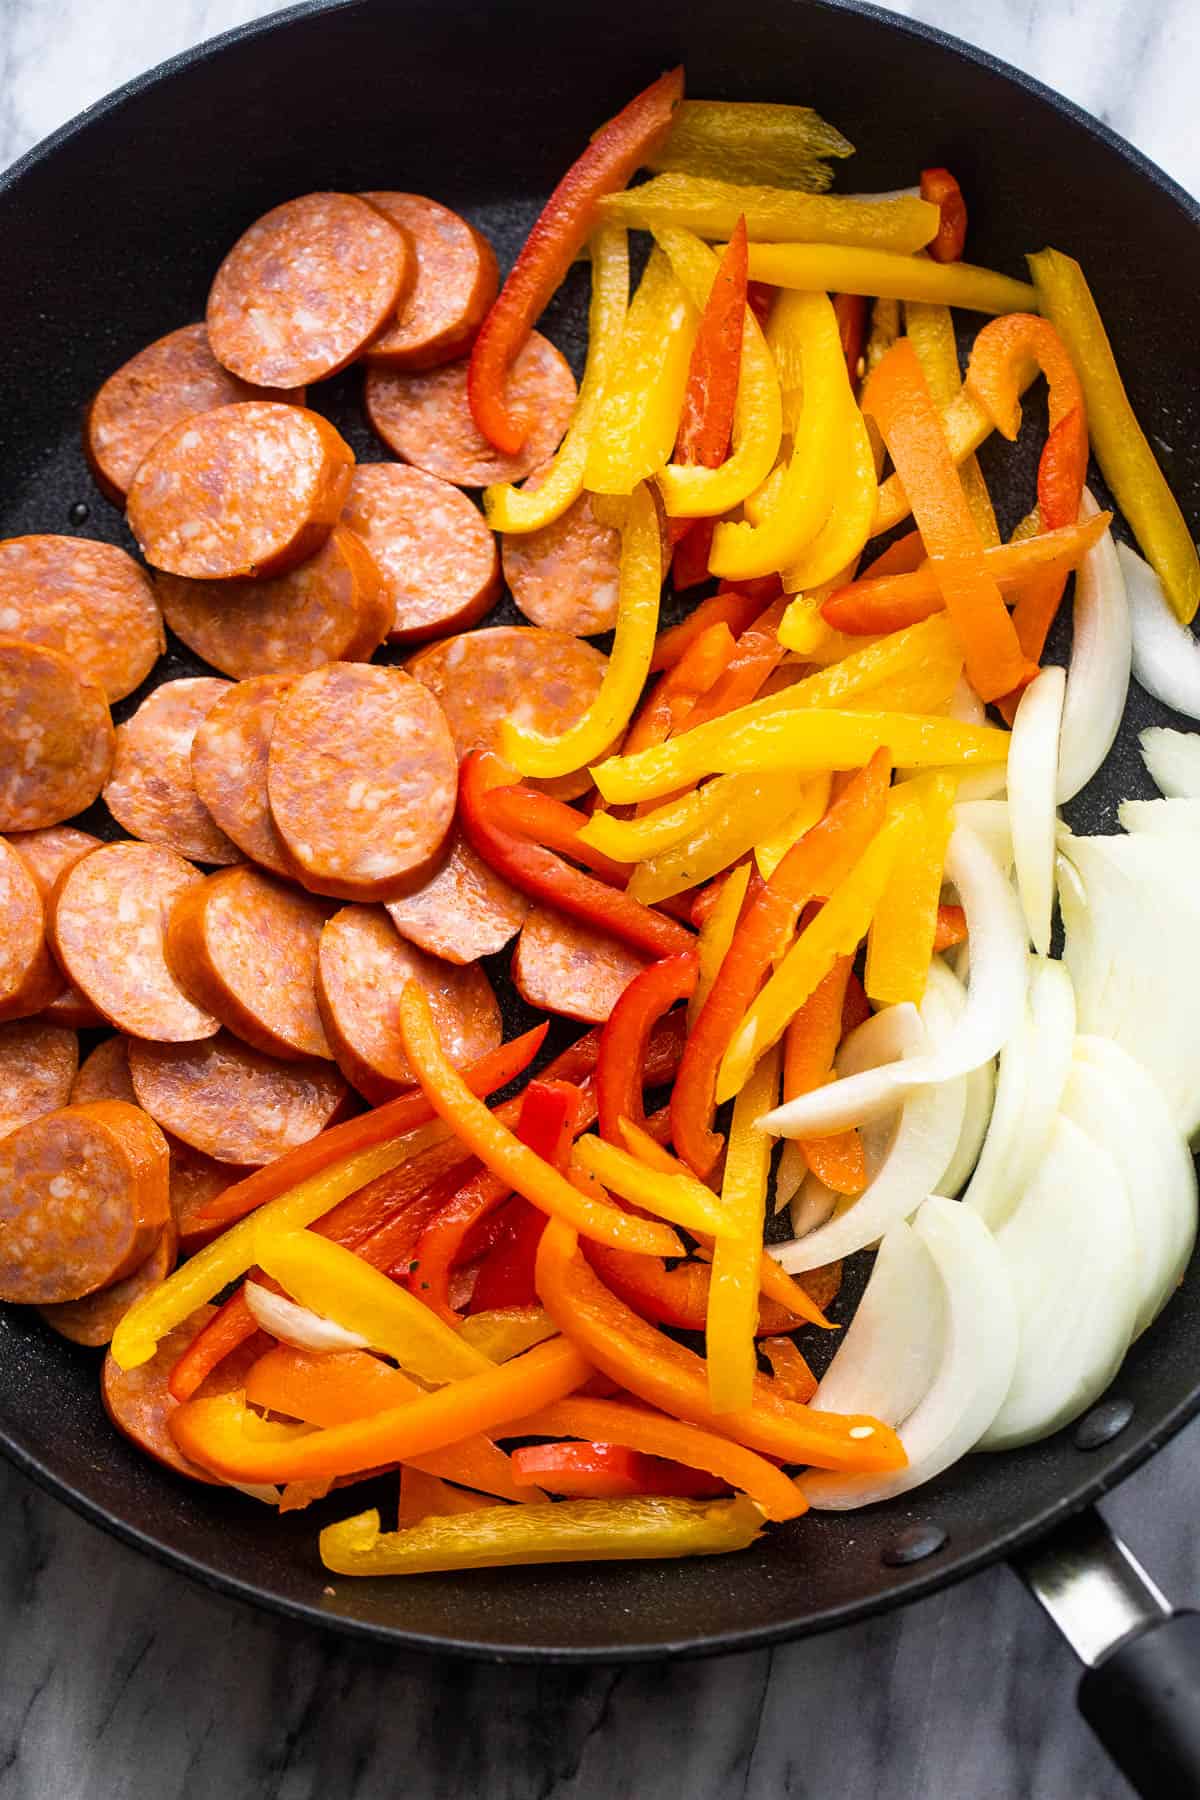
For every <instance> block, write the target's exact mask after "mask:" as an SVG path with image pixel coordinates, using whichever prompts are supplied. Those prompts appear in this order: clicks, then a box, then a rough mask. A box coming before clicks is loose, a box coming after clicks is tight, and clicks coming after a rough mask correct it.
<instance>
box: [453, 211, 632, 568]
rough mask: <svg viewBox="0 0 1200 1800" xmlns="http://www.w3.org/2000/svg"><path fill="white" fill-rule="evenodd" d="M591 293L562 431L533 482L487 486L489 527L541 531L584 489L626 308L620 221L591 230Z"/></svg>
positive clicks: (624, 238) (625, 242) (625, 243)
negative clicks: (576, 380) (581, 360)
mask: <svg viewBox="0 0 1200 1800" xmlns="http://www.w3.org/2000/svg"><path fill="white" fill-rule="evenodd" d="M589 248H590V251H591V258H592V298H591V304H590V306H589V309H588V337H587V361H586V363H585V364H584V369H583V380H582V381H581V382H580V384H579V398H578V399H577V400H576V402H575V411H574V412H573V414H572V415H571V423H570V424H569V425H568V427H567V435H566V437H565V438H564V439H563V441H562V443H561V444H560V445H559V447H558V449H557V450H556V451H555V453H554V456H553V457H552V458H551V460H550V462H549V464H548V465H547V466H546V467H545V468H544V469H542V470H541V471H539V476H538V482H537V485H536V487H534V488H530V487H528V486H526V487H523V488H517V487H514V486H513V485H512V483H511V482H509V481H502V482H499V483H497V484H496V485H495V486H493V487H489V488H486V489H485V490H484V495H483V509H484V512H485V513H486V514H487V521H488V524H489V525H490V526H491V528H492V530H493V531H504V532H509V533H514V532H527V531H540V530H541V529H542V528H543V527H544V526H546V525H552V524H553V523H554V521H555V519H560V518H561V517H562V515H563V513H565V512H566V510H567V508H568V507H569V506H570V505H571V504H572V502H573V501H575V500H577V499H578V497H579V495H580V494H581V493H582V491H583V472H584V469H585V468H586V467H587V458H588V445H589V443H590V441H591V434H592V429H593V426H594V424H595V420H596V415H597V413H598V412H599V410H600V402H601V400H602V399H603V397H604V391H605V389H606V388H607V386H608V384H609V382H610V380H611V379H612V373H613V370H614V368H615V367H616V362H617V356H618V354H619V352H620V347H621V338H622V334H623V332H624V330H625V315H626V313H627V311H628V308H629V237H628V233H627V232H626V231H625V230H624V229H623V228H622V227H621V226H619V225H602V226H600V227H599V229H598V230H597V231H595V232H594V233H593V235H592V240H591V244H590V246H589Z"/></svg>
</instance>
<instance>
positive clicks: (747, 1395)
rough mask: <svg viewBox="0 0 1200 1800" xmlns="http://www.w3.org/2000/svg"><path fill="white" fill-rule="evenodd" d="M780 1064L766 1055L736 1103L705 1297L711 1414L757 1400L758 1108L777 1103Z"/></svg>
mask: <svg viewBox="0 0 1200 1800" xmlns="http://www.w3.org/2000/svg"><path fill="white" fill-rule="evenodd" d="M778 1093H779V1057H778V1056H777V1055H768V1056H764V1057H763V1058H762V1060H761V1061H760V1062H759V1064H758V1067H757V1068H756V1069H755V1070H754V1072H753V1074H752V1075H751V1077H750V1079H749V1081H747V1083H746V1085H745V1087H743V1089H742V1090H741V1092H740V1093H739V1094H738V1096H737V1099H736V1100H735V1101H734V1103H733V1122H732V1124H731V1126H730V1128H729V1145H728V1148H727V1150H726V1154H725V1172H724V1176H723V1178H722V1181H721V1210H722V1212H723V1213H724V1214H725V1217H726V1233H725V1234H724V1235H723V1236H720V1237H718V1238H717V1240H716V1243H715V1246H714V1249H713V1259H712V1283H711V1286H710V1287H709V1292H708V1317H707V1320H706V1322H705V1349H706V1352H707V1363H708V1402H709V1405H710V1406H711V1407H712V1409H713V1411H714V1412H715V1413H731V1412H741V1411H742V1410H743V1409H744V1408H746V1407H748V1406H750V1405H751V1403H752V1401H753V1398H754V1376H755V1372H756V1369H757V1362H756V1359H755V1355H754V1328H755V1326H756V1324H757V1323H758V1269H759V1261H760V1258H761V1256H762V1248H763V1226H764V1224H765V1222H766V1216H767V1183H768V1181H769V1180H770V1175H771V1141H770V1139H769V1138H768V1137H767V1136H766V1135H765V1134H764V1133H763V1132H761V1131H756V1130H755V1129H754V1121H755V1120H756V1119H758V1118H761V1117H762V1114H761V1112H760V1111H759V1108H760V1106H761V1105H763V1104H765V1105H766V1106H767V1107H771V1106H772V1105H774V1104H776V1102H777V1096H778Z"/></svg>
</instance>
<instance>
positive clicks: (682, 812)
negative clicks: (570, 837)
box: [581, 739, 742, 863]
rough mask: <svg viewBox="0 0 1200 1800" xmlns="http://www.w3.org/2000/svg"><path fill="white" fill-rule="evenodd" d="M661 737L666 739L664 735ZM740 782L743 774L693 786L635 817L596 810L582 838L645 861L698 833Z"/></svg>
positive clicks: (602, 849) (626, 857)
mask: <svg viewBox="0 0 1200 1800" xmlns="http://www.w3.org/2000/svg"><path fill="white" fill-rule="evenodd" d="M660 741H662V742H665V739H663V740H660ZM631 754H633V753H632V752H631ZM741 783H742V777H741V776H723V777H722V778H721V780H719V781H710V782H708V783H707V784H706V785H705V786H704V787H702V788H692V789H690V790H689V791H687V792H686V793H682V794H679V795H677V796H676V797H675V798H674V799H669V800H667V801H665V802H664V803H663V804H662V805H661V806H656V807H655V808H654V809H653V810H652V811H649V812H644V813H640V814H639V815H638V817H637V818H633V819H618V818H616V817H614V815H613V814H612V813H610V812H594V813H593V814H592V816H591V818H590V819H589V820H588V822H587V824H586V826H585V827H584V829H583V832H582V833H581V838H582V841H583V842H584V843H586V844H590V845H591V846H592V848H593V849H594V850H598V851H600V852H601V853H602V854H605V855H608V854H612V855H613V856H619V859H620V860H621V861H624V862H629V863H637V862H645V861H647V860H648V859H649V858H650V857H652V856H656V855H657V854H658V852H659V851H660V850H666V849H667V848H668V847H669V846H670V845H671V844H678V843H679V842H680V841H681V839H683V838H685V837H691V836H693V835H695V834H696V833H697V832H699V831H701V830H702V829H703V828H704V827H705V826H707V825H708V824H709V823H711V821H712V820H713V819H715V818H716V817H717V816H718V815H720V814H721V813H723V812H724V811H726V810H727V809H728V804H729V800H728V796H730V795H733V794H737V793H739V792H740V791H741Z"/></svg>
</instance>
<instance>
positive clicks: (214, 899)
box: [167, 865, 332, 1059]
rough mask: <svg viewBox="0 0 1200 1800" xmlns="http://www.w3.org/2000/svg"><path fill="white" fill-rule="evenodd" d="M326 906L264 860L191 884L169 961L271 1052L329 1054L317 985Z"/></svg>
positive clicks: (170, 932)
mask: <svg viewBox="0 0 1200 1800" xmlns="http://www.w3.org/2000/svg"><path fill="white" fill-rule="evenodd" d="M328 911H329V909H328V907H326V906H323V905H322V904H321V902H320V901H318V900H314V899H312V898H311V897H310V896H309V895H308V894H302V893H298V892H297V890H296V889H295V888H294V887H292V886H291V885H290V884H289V885H285V884H284V883H283V882H282V881H279V880H277V879H276V877H275V876H273V875H264V874H263V873H262V871H261V870H259V869H250V868H246V867H245V866H244V865H243V866H242V867H241V868H237V869H224V870H222V871H221V873H220V874H219V875H210V876H209V877H208V879H207V880H206V881H202V882H201V883H200V884H199V886H197V887H189V888H185V889H184V891H183V892H182V893H181V894H180V896H179V898H178V900H176V902H175V904H174V906H173V907H172V908H171V912H170V916H169V918H168V920H167V963H168V965H169V967H170V969H171V971H172V973H173V974H174V976H175V979H176V980H177V981H178V983H179V985H180V987H181V988H182V989H183V990H184V992H185V993H187V994H190V995H191V996H192V999H193V1000H195V1001H196V1002H197V1004H198V1005H200V1006H203V1007H204V1008H205V1009H206V1010H207V1011H208V1012H210V1013H212V1014H213V1015H214V1017H216V1018H218V1019H220V1021H221V1023H222V1025H225V1026H228V1028H229V1030H230V1031H232V1032H233V1033H234V1034H235V1035H236V1036H237V1037H240V1038H241V1039H242V1041H243V1042H244V1043H247V1044H252V1045H253V1046H254V1048H255V1049H256V1050H263V1051H265V1052H266V1054H267V1055H268V1056H282V1057H284V1058H285V1059H286V1058H292V1057H301V1056H326V1057H328V1056H331V1055H332V1052H331V1051H330V1048H329V1045H328V1043H327V1041H326V1038H325V1033H324V1031H323V1030H322V1029H321V1017H320V1014H319V1013H318V1011H317V1001H316V995H315V993H314V991H313V984H314V982H315V981H316V977H317V945H318V943H319V942H320V938H321V928H322V926H323V925H324V923H325V920H326V917H327V916H328Z"/></svg>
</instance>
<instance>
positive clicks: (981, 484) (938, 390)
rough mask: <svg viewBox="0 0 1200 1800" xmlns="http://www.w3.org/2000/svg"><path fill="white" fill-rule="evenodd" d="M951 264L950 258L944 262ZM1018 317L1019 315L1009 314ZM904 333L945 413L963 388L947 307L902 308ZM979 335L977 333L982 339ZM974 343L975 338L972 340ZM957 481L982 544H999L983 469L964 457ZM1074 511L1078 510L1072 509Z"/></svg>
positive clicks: (913, 305)
mask: <svg viewBox="0 0 1200 1800" xmlns="http://www.w3.org/2000/svg"><path fill="white" fill-rule="evenodd" d="M946 260H948V261H953V260H954V259H953V258H948V259H946ZM1012 316H1015V317H1020V316H1021V315H1019V314H1016V315H1012ZM1004 322H1005V321H1004V320H993V321H992V322H991V324H989V325H985V326H984V331H990V330H992V329H993V326H995V325H997V324H1000V325H1003V324H1004ZM904 327H905V334H906V336H907V337H908V338H909V340H910V341H911V343H912V347H913V349H914V350H915V351H916V353H917V361H918V362H919V363H920V365H921V373H922V374H923V375H924V377H925V383H926V386H927V387H928V389H929V392H930V394H931V395H932V397H933V401H934V404H935V405H936V406H937V407H938V408H939V409H940V410H941V411H943V412H944V411H945V409H946V407H947V406H949V404H950V402H951V401H952V400H953V399H954V398H955V397H956V395H957V394H958V393H959V391H960V390H961V388H962V385H963V379H962V374H961V372H960V370H959V366H958V344H957V341H956V339H955V336H954V321H953V319H952V318H951V316H950V308H949V307H948V306H930V305H929V304H928V303H925V304H923V303H922V302H921V301H919V300H913V301H910V302H909V304H908V305H907V306H906V307H905V309H904ZM982 335H983V333H982V332H981V333H980V336H982ZM976 342H978V339H976ZM958 473H959V478H960V480H961V481H962V484H963V492H964V494H965V495H966V496H967V505H968V506H969V507H970V509H971V517H972V518H973V519H974V521H975V524H976V527H977V528H978V531H979V535H980V537H981V538H982V539H983V541H984V543H985V544H998V543H999V542H1000V528H999V526H998V525H997V524H996V512H995V508H994V507H993V506H992V497H991V495H990V494H989V493H988V490H987V482H986V481H985V480H984V478H983V470H982V469H981V468H980V466H979V462H978V459H977V458H976V457H974V456H968V457H967V459H966V461H965V462H962V463H960V464H959V465H958ZM1076 511H1078V507H1076Z"/></svg>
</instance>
